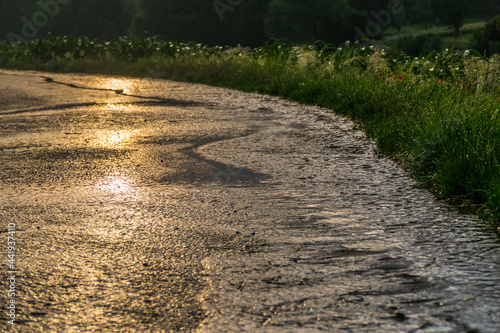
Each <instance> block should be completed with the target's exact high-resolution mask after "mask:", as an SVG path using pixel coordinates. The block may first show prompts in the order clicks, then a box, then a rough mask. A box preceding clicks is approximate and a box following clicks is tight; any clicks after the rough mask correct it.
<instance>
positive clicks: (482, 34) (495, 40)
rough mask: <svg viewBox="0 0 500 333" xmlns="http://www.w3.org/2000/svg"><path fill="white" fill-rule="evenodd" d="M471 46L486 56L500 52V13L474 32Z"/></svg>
mask: <svg viewBox="0 0 500 333" xmlns="http://www.w3.org/2000/svg"><path fill="white" fill-rule="evenodd" d="M470 46H471V48H472V49H475V50H477V51H478V52H480V53H482V54H485V55H486V56H491V55H493V54H496V53H500V15H499V16H497V17H495V18H494V19H492V20H491V21H490V22H489V23H488V24H487V25H486V26H485V27H484V28H482V29H479V30H478V31H476V32H475V33H474V36H473V37H472V41H471V45H470Z"/></svg>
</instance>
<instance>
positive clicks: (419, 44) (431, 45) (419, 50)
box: [394, 34, 442, 57]
mask: <svg viewBox="0 0 500 333" xmlns="http://www.w3.org/2000/svg"><path fill="white" fill-rule="evenodd" d="M394 48H395V49H396V51H398V52H404V53H405V54H407V55H410V56H412V57H418V56H423V55H427V54H429V53H430V52H432V51H440V50H441V49H442V41H441V37H439V36H437V35H435V34H425V35H419V36H406V37H401V38H400V39H399V40H398V41H397V42H396V45H395V46H394Z"/></svg>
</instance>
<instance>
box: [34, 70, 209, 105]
mask: <svg viewBox="0 0 500 333" xmlns="http://www.w3.org/2000/svg"><path fill="white" fill-rule="evenodd" d="M41 78H43V79H44V80H45V82H46V83H53V84H60V85H64V86H66V87H69V88H74V89H83V90H97V91H111V92H114V93H115V94H118V95H122V96H127V97H134V98H142V99H150V100H156V101H159V102H161V103H162V104H158V105H163V106H164V105H168V106H183V105H185V106H200V105H206V104H205V103H200V102H193V101H185V100H178V99H173V98H163V97H158V96H141V95H132V94H127V93H125V92H124V90H123V89H111V88H96V87H85V86H79V85H76V84H74V83H67V82H61V81H56V80H54V79H53V78H51V77H48V76H41Z"/></svg>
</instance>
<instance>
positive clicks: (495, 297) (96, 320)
mask: <svg viewBox="0 0 500 333" xmlns="http://www.w3.org/2000/svg"><path fill="white" fill-rule="evenodd" d="M0 203H1V206H0V237H2V244H4V245H2V246H3V247H4V249H3V250H2V252H1V253H2V260H1V263H2V270H1V272H0V276H1V280H2V284H1V290H0V302H1V303H2V305H3V314H2V316H1V318H0V331H13V332H94V331H95V332H115V331H116V332H169V331H194V332H321V331H323V332H339V331H345V332H499V331H500V316H499V310H500V287H498V286H499V285H500V246H499V244H498V241H497V239H496V238H495V237H494V236H493V235H490V234H488V233H486V232H484V231H483V230H482V229H481V222H480V221H478V220H477V218H476V217H474V216H469V215H462V214H459V213H457V212H456V211H454V210H453V209H452V208H449V207H447V206H446V205H444V204H443V203H440V202H436V201H435V200H434V198H433V197H432V195H431V194H429V193H428V192H426V191H425V190H422V189H419V188H417V187H416V186H415V183H414V182H413V181H412V180H411V179H410V178H409V177H408V176H407V175H406V174H405V173H404V172H403V171H402V170H401V169H400V168H399V167H397V166H396V165H395V164H394V163H392V162H391V161H388V160H386V159H382V158H378V157H376V156H375V155H374V154H373V147H372V144H371V142H370V141H369V140H368V139H366V138H365V137H364V135H363V134H362V133H361V132H360V131H358V130H356V129H355V127H354V126H353V124H352V123H351V122H350V121H349V120H347V119H344V118H341V117H338V116H335V115H331V114H328V113H326V112H324V111H323V110H320V109H318V108H314V107H307V106H302V105H297V104H293V103H290V102H287V101H283V100H280V99H278V98H273V97H267V96H260V95H254V94H244V93H240V92H235V91H230V90H224V89H218V88H212V87H206V86H202V85H192V84H185V83H176V82H168V81H156V80H146V79H128V78H119V77H107V76H84V75H61V74H52V73H36V72H14V71H0ZM9 223H11V226H12V224H15V243H16V246H15V254H16V257H15V258H16V261H15V269H16V272H17V273H16V274H15V275H16V277H15V278H16V280H15V288H16V296H15V297H9V296H8V290H9V283H8V281H7V277H9V275H8V274H7V271H8V270H9V267H8V261H7V258H8V257H7V255H8V250H7V238H8V236H9V227H8V226H9ZM11 299H14V300H15V304H16V313H15V315H16V317H15V324H16V325H14V326H12V325H11V324H9V323H8V320H9V318H8V317H7V310H6V304H8V302H10V300H11Z"/></svg>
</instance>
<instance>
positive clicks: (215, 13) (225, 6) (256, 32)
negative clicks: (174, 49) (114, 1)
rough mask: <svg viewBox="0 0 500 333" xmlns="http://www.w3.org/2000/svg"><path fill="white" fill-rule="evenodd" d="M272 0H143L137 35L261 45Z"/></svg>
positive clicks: (136, 20)
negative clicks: (265, 20)
mask: <svg viewBox="0 0 500 333" xmlns="http://www.w3.org/2000/svg"><path fill="white" fill-rule="evenodd" d="M269 2H270V0H252V1H243V0H218V1H213V0H197V1H191V2H189V6H188V5H186V1H185V0H140V1H139V2H138V13H137V15H136V17H135V19H134V24H133V27H134V29H133V31H134V33H136V34H139V35H141V34H152V35H161V36H163V37H164V38H167V39H171V40H177V41H181V42H190V41H195V42H200V43H204V44H207V45H220V44H226V45H237V44H243V45H249V46H257V45H261V44H262V43H263V42H264V40H265V34H264V28H263V26H264V16H265V13H266V10H267V6H268V4H269Z"/></svg>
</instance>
